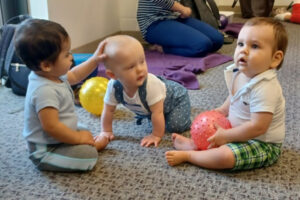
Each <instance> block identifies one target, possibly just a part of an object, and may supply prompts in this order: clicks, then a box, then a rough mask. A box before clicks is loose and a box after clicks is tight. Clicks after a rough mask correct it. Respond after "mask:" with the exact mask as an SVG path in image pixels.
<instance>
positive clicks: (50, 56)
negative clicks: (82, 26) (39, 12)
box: [14, 19, 69, 71]
mask: <svg viewBox="0 0 300 200" xmlns="http://www.w3.org/2000/svg"><path fill="white" fill-rule="evenodd" d="M68 39H69V35H68V33H67V31H66V30H65V29H64V28H63V27H62V26H61V25H60V24H58V23H56V22H53V21H49V20H43V19H27V20H25V21H23V22H22V23H21V24H20V25H19V26H18V28H17V30H16V34H15V36H14V42H15V47H16V53H17V55H19V56H20V58H21V59H22V60H23V62H24V63H25V64H26V65H27V67H28V68H30V69H31V70H33V71H40V70H41V68H40V64H41V62H42V61H48V62H51V63H54V62H55V61H56V59H57V58H58V56H59V54H60V52H61V49H62V44H63V42H65V41H67V40H68Z"/></svg>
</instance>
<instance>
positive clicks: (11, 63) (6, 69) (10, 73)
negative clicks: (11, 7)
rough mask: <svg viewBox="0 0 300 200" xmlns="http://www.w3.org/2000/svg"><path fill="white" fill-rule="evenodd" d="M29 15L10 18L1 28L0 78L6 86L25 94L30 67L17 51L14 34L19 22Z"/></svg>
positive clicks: (19, 93)
mask: <svg viewBox="0 0 300 200" xmlns="http://www.w3.org/2000/svg"><path fill="white" fill-rule="evenodd" d="M28 18H30V16H28V15H19V16H16V17H13V18H11V19H9V20H8V21H7V22H6V23H5V24H4V25H3V26H2V27H1V29H0V31H1V41H0V78H1V81H2V83H4V85H5V86H6V87H11V88H12V91H13V93H15V94H17V95H25V94H26V90H27V86H28V75H29V73H30V71H31V70H30V69H29V68H27V67H26V65H25V64H24V62H23V61H22V60H21V59H20V58H19V56H18V55H17V54H16V53H15V47H14V41H13V36H14V33H15V30H16V28H17V26H18V24H19V23H20V22H22V21H24V20H25V19H28Z"/></svg>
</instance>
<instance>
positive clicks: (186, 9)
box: [180, 7, 192, 18]
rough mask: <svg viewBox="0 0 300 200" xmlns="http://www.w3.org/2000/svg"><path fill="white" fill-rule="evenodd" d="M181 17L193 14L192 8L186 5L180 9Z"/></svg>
mask: <svg viewBox="0 0 300 200" xmlns="http://www.w3.org/2000/svg"><path fill="white" fill-rule="evenodd" d="M180 14H181V15H180V18H188V17H189V16H191V14H192V10H191V8H190V7H184V8H183V9H182V10H181V11H180Z"/></svg>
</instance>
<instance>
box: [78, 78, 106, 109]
mask: <svg viewBox="0 0 300 200" xmlns="http://www.w3.org/2000/svg"><path fill="white" fill-rule="evenodd" d="M107 83H108V80H107V79H106V78H103V77H93V78H90V79H88V80H86V81H85V82H84V83H83V84H82V86H81V89H80V91H79V101H80V103H81V106H82V107H83V108H84V109H85V110H87V111H88V112H90V113H91V114H94V115H101V113H102V110H103V106H104V95H105V92H106V88H107Z"/></svg>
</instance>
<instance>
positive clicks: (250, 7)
mask: <svg viewBox="0 0 300 200" xmlns="http://www.w3.org/2000/svg"><path fill="white" fill-rule="evenodd" d="M237 1H238V0H234V2H233V4H232V7H234V6H235V5H236V3H237ZM274 1H275V0H239V2H240V7H241V12H242V17H244V18H250V17H269V16H270V14H271V12H272V9H273V6H274Z"/></svg>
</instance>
